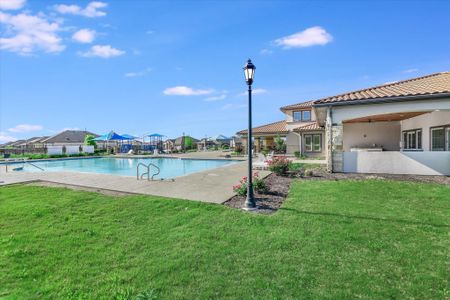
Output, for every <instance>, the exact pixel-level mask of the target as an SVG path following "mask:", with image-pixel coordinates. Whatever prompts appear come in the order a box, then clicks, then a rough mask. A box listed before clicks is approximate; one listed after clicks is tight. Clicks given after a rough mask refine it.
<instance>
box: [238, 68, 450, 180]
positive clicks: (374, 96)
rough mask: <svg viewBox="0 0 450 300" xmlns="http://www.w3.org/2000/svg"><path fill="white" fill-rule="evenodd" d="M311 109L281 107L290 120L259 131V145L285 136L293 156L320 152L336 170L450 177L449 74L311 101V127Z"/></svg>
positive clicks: (304, 103)
mask: <svg viewBox="0 0 450 300" xmlns="http://www.w3.org/2000/svg"><path fill="white" fill-rule="evenodd" d="M308 105H309V104H308V102H303V103H299V104H294V105H289V106H285V107H282V108H281V110H282V111H283V112H284V113H285V114H286V120H284V121H281V122H277V123H273V124H268V125H264V126H260V127H256V128H255V129H254V131H255V144H256V145H257V141H258V139H260V138H262V139H263V140H265V141H266V144H269V143H270V141H271V140H270V138H271V136H273V135H276V134H279V135H284V136H285V137H286V143H287V145H288V153H289V152H290V153H292V150H293V149H298V150H297V151H302V152H304V153H308V151H310V150H311V149H313V150H314V149H315V150H317V151H318V153H319V151H320V153H323V154H324V155H325V157H326V159H327V167H328V170H329V171H332V172H357V173H388V174H422V175H450V72H441V73H434V74H430V75H426V76H422V77H418V78H413V79H408V80H402V81H398V82H394V83H389V84H384V85H380V86H375V87H370V88H366V89H361V90H357V91H352V92H348V93H343V94H339V95H335V96H331V97H326V98H322V99H317V100H315V101H311V103H310V105H311V122H310V124H307V119H308V113H306V119H305V121H304V122H303V118H302V117H303V111H304V110H309V109H306V108H305V106H306V107H307V106H308ZM294 114H296V115H297V117H294ZM300 114H301V117H300V118H301V119H302V120H301V121H302V122H292V121H294V120H298V119H299V115H300ZM300 123H302V124H303V123H304V124H305V125H304V126H301V125H299V124H300ZM310 127H313V130H310ZM299 131H302V133H301V135H300V136H298V137H299V138H298V142H299V144H298V146H297V145H296V142H297V140H295V139H294V140H292V138H295V136H296V133H298V132H299ZM241 133H243V134H245V131H242V132H241ZM311 139H312V143H311ZM267 140H268V141H269V143H268V142H267ZM311 147H312V148H311ZM306 150H307V151H306Z"/></svg>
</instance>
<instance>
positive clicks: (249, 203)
mask: <svg viewBox="0 0 450 300" xmlns="http://www.w3.org/2000/svg"><path fill="white" fill-rule="evenodd" d="M255 70H256V67H255V65H254V64H252V61H251V60H250V59H249V60H248V61H247V63H246V64H245V66H244V74H245V81H246V82H247V85H248V134H247V154H248V176H247V199H245V205H244V208H243V209H245V210H254V209H256V203H255V198H254V196H253V176H252V154H253V153H252V150H253V141H252V83H253V77H254V75H255Z"/></svg>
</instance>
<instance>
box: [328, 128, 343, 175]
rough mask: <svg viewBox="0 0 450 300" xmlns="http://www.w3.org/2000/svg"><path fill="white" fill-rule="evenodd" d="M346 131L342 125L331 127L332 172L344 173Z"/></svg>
mask: <svg viewBox="0 0 450 300" xmlns="http://www.w3.org/2000/svg"><path fill="white" fill-rule="evenodd" d="M343 135H344V130H343V126H342V124H340V125H333V126H332V127H331V138H332V140H331V153H332V158H331V160H332V172H343V171H344V143H343Z"/></svg>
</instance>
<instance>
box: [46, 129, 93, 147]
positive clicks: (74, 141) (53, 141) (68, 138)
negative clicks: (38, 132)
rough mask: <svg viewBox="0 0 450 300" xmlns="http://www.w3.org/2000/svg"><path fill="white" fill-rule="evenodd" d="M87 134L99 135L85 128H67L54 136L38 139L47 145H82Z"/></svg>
mask: <svg viewBox="0 0 450 300" xmlns="http://www.w3.org/2000/svg"><path fill="white" fill-rule="evenodd" d="M86 135H93V136H95V137H98V136H99V135H98V134H95V133H92V132H89V131H85V130H65V131H62V132H60V133H58V134H55V135H53V136H50V137H47V138H44V139H40V140H38V143H39V144H43V145H45V146H82V145H84V139H85V138H86Z"/></svg>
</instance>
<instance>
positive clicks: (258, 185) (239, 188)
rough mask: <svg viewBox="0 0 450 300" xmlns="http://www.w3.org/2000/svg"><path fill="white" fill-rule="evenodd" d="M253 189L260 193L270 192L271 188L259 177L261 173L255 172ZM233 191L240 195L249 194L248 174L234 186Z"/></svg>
mask: <svg viewBox="0 0 450 300" xmlns="http://www.w3.org/2000/svg"><path fill="white" fill-rule="evenodd" d="M252 179H253V190H254V191H255V192H258V193H260V194H267V193H268V192H269V188H268V187H267V185H266V183H265V182H264V180H263V179H262V178H261V177H259V173H258V172H255V173H254V174H253V177H252ZM233 191H234V192H235V193H236V194H237V195H238V196H243V197H245V196H247V176H244V177H242V179H241V180H240V181H239V184H237V185H235V186H233Z"/></svg>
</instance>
